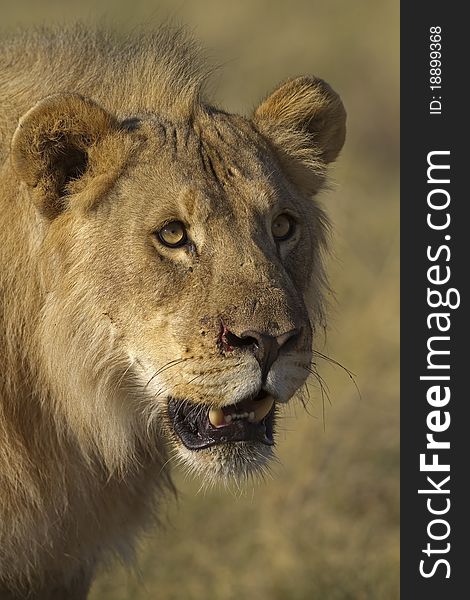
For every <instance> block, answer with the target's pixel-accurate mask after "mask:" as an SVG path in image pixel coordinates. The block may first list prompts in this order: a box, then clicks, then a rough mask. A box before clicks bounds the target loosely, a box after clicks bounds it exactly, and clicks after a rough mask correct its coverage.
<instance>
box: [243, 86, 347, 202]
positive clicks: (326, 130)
mask: <svg viewBox="0 0 470 600" xmlns="http://www.w3.org/2000/svg"><path fill="white" fill-rule="evenodd" d="M253 120H254V122H255V124H256V126H257V128H258V129H259V131H260V132H261V133H262V134H263V135H264V136H265V137H266V138H267V139H268V140H269V141H270V142H271V144H272V145H273V146H274V148H275V150H276V153H277V154H278V156H279V158H280V159H281V163H282V164H283V166H284V167H285V168H286V170H287V171H288V173H289V174H290V175H291V176H292V178H293V179H294V181H295V182H296V183H297V184H299V185H300V186H301V187H303V188H306V190H305V191H306V192H308V193H315V192H316V191H318V189H319V187H320V186H321V184H322V182H323V179H324V177H325V171H326V166H327V164H328V163H330V162H332V161H334V160H335V159H336V157H337V156H338V154H339V152H340V150H341V148H342V147H343V144H344V138H345V135H346V111H345V109H344V106H343V103H342V102H341V99H340V97H339V96H338V94H336V92H334V91H333V90H332V88H331V87H330V86H329V85H328V84H327V83H326V82H325V81H323V80H321V79H317V78H315V77H298V78H297V79H292V80H290V81H287V82H286V83H284V84H283V85H281V86H280V87H279V88H278V89H277V90H275V91H274V92H273V93H272V94H271V95H270V96H268V98H266V100H264V102H262V103H261V104H260V106H259V107H258V108H257V109H256V111H255V113H254V116H253Z"/></svg>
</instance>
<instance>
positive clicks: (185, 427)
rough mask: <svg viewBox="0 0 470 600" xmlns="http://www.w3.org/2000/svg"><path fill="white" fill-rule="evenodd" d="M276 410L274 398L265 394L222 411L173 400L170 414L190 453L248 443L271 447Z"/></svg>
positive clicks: (169, 403)
mask: <svg viewBox="0 0 470 600" xmlns="http://www.w3.org/2000/svg"><path fill="white" fill-rule="evenodd" d="M274 407H275V402H274V398H273V397H272V396H270V395H269V394H267V393H266V392H264V391H262V392H260V393H259V394H258V395H257V396H256V398H251V399H246V400H243V401H242V402H239V403H237V404H231V405H229V406H224V407H222V408H209V407H205V406H204V405H201V404H196V403H194V402H190V401H189V400H176V399H174V398H170V399H169V401H168V414H169V416H170V419H171V423H172V425H173V429H174V430H175V432H176V434H177V435H178V437H179V438H180V440H181V441H182V442H183V444H184V445H185V446H186V448H189V449H190V450H202V449H203V448H210V447H211V446H215V445H216V444H227V443H232V442H249V441H251V442H260V443H262V444H265V445H267V446H272V445H273V444H274V440H273V424H274V410H275V408H274Z"/></svg>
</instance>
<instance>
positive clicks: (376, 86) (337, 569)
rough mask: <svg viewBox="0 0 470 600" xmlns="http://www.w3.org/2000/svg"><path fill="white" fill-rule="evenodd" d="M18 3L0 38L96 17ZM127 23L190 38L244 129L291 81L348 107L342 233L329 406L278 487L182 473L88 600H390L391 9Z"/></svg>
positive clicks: (298, 423) (302, 428) (394, 538)
mask: <svg viewBox="0 0 470 600" xmlns="http://www.w3.org/2000/svg"><path fill="white" fill-rule="evenodd" d="M94 7H95V3H94V2H93V1H92V0H87V1H83V2H81V3H80V4H78V3H75V4H72V3H69V2H65V1H64V2H60V3H59V2H57V1H54V0H42V1H41V2H39V3H38V2H37V3H32V2H31V4H28V5H26V4H25V3H24V2H22V1H21V0H17V1H16V2H14V3H8V6H2V25H4V26H5V25H6V26H9V25H12V24H14V23H16V22H21V23H28V24H29V23H33V22H34V23H38V22H41V21H44V20H45V21H48V20H51V19H53V18H54V17H58V18H60V19H73V18H76V17H77V16H81V17H83V16H88V17H90V16H92V17H93V15H95V14H96V8H94ZM100 10H101V13H100V14H102V13H103V12H107V14H108V15H109V16H111V17H112V18H113V19H115V20H116V21H117V22H126V23H127V22H128V21H129V20H130V21H131V23H136V24H137V23H139V22H140V21H146V22H147V21H148V20H149V19H150V20H154V21H155V23H158V22H159V21H161V20H164V19H165V18H167V17H168V16H170V17H172V18H175V19H176V20H177V21H178V22H182V23H187V24H189V26H190V27H191V29H193V30H194V32H195V35H196V36H197V37H198V38H199V39H201V40H202V41H203V43H204V44H205V45H206V46H207V47H209V48H210V49H211V56H213V57H215V58H216V59H217V60H218V61H219V62H220V63H221V64H222V65H223V66H222V68H221V70H220V72H219V73H216V75H215V82H216V83H215V84H214V86H213V88H214V95H215V97H216V99H217V101H218V102H219V103H220V104H221V105H223V106H224V107H225V108H227V109H229V110H232V111H239V112H244V113H247V112H249V111H250V110H251V108H252V107H253V106H255V105H256V103H257V102H258V100H259V99H260V98H261V97H262V96H263V95H265V94H266V93H267V92H268V91H269V90H271V89H272V88H273V87H275V85H276V84H277V83H278V82H279V81H281V80H282V79H285V78H287V77H290V76H294V75H298V74H304V73H314V74H316V75H319V76H321V77H324V78H325V79H326V80H327V81H328V82H330V83H331V84H332V86H333V87H334V88H335V89H336V90H337V91H338V92H339V93H340V94H341V96H342V97H343V100H344V103H345V105H346V108H347V111H348V115H349V117H348V138H347V142H346V146H345V148H344V151H343V153H342V155H341V156H340V159H339V162H338V164H337V166H336V167H335V169H334V181H335V183H334V185H333V186H332V189H331V190H330V191H328V192H325V193H323V194H322V201H323V203H324V204H325V206H326V207H327V208H328V212H329V214H330V216H331V217H332V220H333V223H334V237H333V244H332V249H333V253H332V257H331V260H330V267H329V271H330V274H331V280H332V287H333V289H334V290H335V298H332V305H331V311H330V328H329V332H328V335H327V338H326V341H325V339H323V338H321V339H319V340H318V344H317V347H318V349H319V350H320V351H321V352H323V353H326V354H328V355H329V356H331V357H332V358H334V359H336V360H337V361H339V362H341V363H342V364H343V365H345V366H346V367H347V368H348V369H350V370H351V371H352V372H354V373H355V374H356V381H357V385H358V386H359V388H360V396H359V394H358V392H357V390H356V388H355V386H354V383H353V382H352V380H351V379H350V378H349V376H348V375H347V374H346V373H345V372H344V371H343V370H342V369H341V368H339V367H334V366H332V365H331V364H329V363H328V362H326V361H324V360H321V359H319V360H318V369H319V372H320V373H321V375H322V377H323V378H324V379H325V381H326V383H327V384H328V386H329V397H330V400H331V403H330V402H328V399H326V398H325V402H324V404H325V406H324V409H325V411H324V412H325V417H323V402H322V395H321V392H320V390H319V389H318V386H317V385H316V383H315V381H312V382H311V386H310V401H309V403H308V406H307V408H308V412H309V413H310V414H307V413H306V412H305V411H304V409H303V407H302V406H301V404H300V403H299V404H297V405H293V406H291V407H289V408H288V409H287V411H286V413H285V418H284V419H283V421H282V431H281V434H280V443H279V458H280V463H281V464H280V465H275V466H274V468H273V477H272V478H269V479H268V480H266V481H265V482H259V483H256V484H254V485H252V486H249V487H248V488H246V489H244V490H241V491H238V492H234V491H233V490H232V491H226V490H224V489H220V490H210V491H206V492H201V491H200V492H198V490H199V487H200V482H198V481H192V480H186V479H185V478H184V476H183V475H182V474H181V473H178V472H176V476H175V481H176V484H177V487H178V489H179V497H178V501H177V502H175V501H174V499H172V498H169V499H168V504H167V506H166V507H165V508H164V512H165V513H167V514H168V518H164V522H166V523H167V524H166V527H165V529H164V530H163V531H161V530H160V531H152V532H149V534H148V536H147V538H146V539H145V540H143V541H142V544H141V547H140V549H139V552H138V560H137V563H136V566H135V569H134V571H129V569H126V568H124V567H120V566H119V565H112V566H111V567H110V569H109V571H107V572H103V573H102V574H101V575H100V577H99V578H98V579H97V581H96V582H95V585H94V587H93V591H92V594H91V598H92V600H130V599H132V600H141V599H142V600H143V599H152V600H153V599H160V598H161V599H165V600H173V599H174V600H180V599H185V600H232V599H233V600H235V599H236V600H242V599H243V600H244V599H248V598H256V599H258V600H264V599H266V600H395V599H396V598H398V597H399V591H398V589H399V588H398V568H399V567H398V560H399V537H398V522H399V487H398V472H399V471H398V470H399V450H398V444H399V430H398V421H399V416H398V375H399V373H398V343H399V329H398V269H399V262H398V261H399V257H398V248H399V237H398V216H399V213H398V142H399V138H398V64H399V55H398V4H397V3H396V2H393V1H392V0H385V1H384V2H374V1H373V0H357V1H356V2H350V1H348V0H324V1H320V0H294V1H292V2H283V1H281V0H277V1H273V2H270V1H269V0H257V1H253V2H250V1H249V0H243V1H239V2H229V1H228V0H200V1H198V2H191V1H190V0H187V1H186V2H180V3H176V4H174V3H172V2H171V1H170V0H165V1H159V2H158V5H157V8H155V3H154V2H152V1H151V0H132V1H131V0H118V1H114V2H112V1H111V0H107V1H104V2H101V4H100Z"/></svg>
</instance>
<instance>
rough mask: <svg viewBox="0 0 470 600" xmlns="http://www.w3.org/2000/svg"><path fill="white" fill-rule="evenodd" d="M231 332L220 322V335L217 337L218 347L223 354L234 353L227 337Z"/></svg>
mask: <svg viewBox="0 0 470 600" xmlns="http://www.w3.org/2000/svg"><path fill="white" fill-rule="evenodd" d="M229 333H230V332H229V330H228V328H227V326H226V325H225V323H224V322H223V321H220V326H219V335H218V336H217V346H218V348H219V349H220V350H221V351H223V352H233V346H231V345H230V344H229V342H228V339H227V335H228V334H229Z"/></svg>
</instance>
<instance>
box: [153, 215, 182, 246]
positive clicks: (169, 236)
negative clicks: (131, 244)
mask: <svg viewBox="0 0 470 600" xmlns="http://www.w3.org/2000/svg"><path fill="white" fill-rule="evenodd" d="M157 237H158V239H159V240H160V241H161V243H162V244H164V245H165V246H168V248H178V247H179V246H184V244H186V242H187V241H188V236H187V233H186V228H185V226H184V225H183V223H181V221H171V222H170V223H167V224H166V225H165V226H164V227H162V228H161V229H160V230H159V231H158V232H157Z"/></svg>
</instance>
